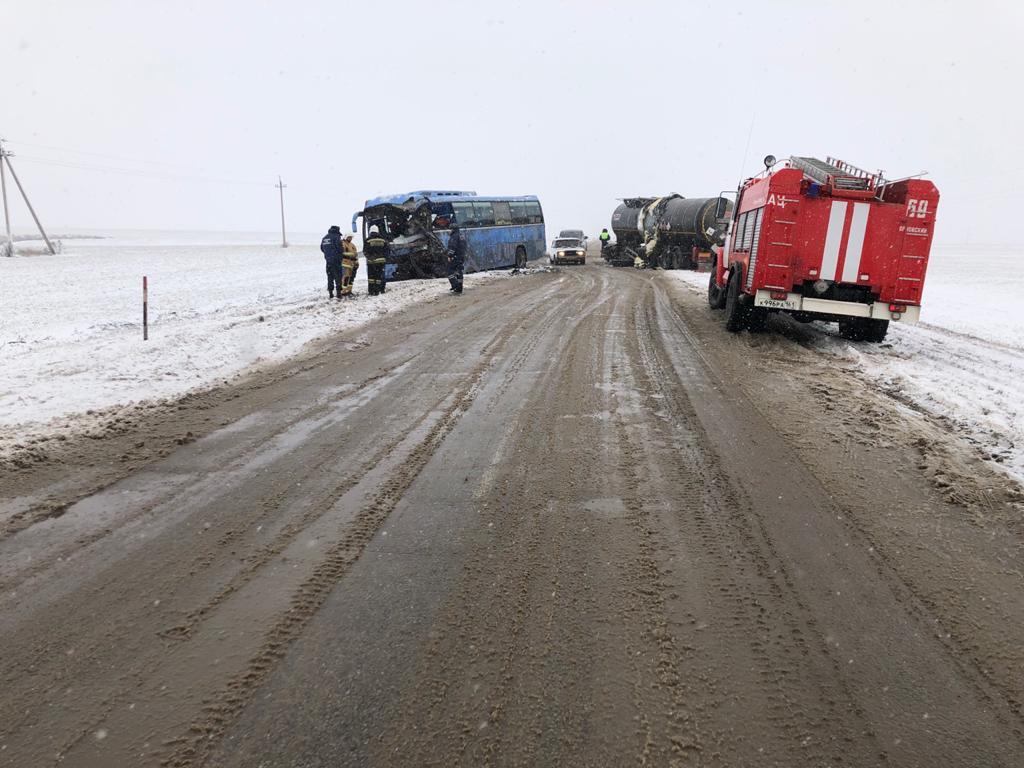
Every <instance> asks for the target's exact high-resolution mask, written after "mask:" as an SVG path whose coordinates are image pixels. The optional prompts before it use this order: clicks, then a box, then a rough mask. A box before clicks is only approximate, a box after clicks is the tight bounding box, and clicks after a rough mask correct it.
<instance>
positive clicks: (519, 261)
mask: <svg viewBox="0 0 1024 768" xmlns="http://www.w3.org/2000/svg"><path fill="white" fill-rule="evenodd" d="M525 266H526V249H525V248H523V246H521V245H519V246H516V269H522V268H523V267H525Z"/></svg>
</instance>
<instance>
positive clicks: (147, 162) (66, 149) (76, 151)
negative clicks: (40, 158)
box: [4, 139, 187, 168]
mask: <svg viewBox="0 0 1024 768" xmlns="http://www.w3.org/2000/svg"><path fill="white" fill-rule="evenodd" d="M4 141H5V142H6V143H8V144H16V145H18V146H21V147H32V148H33V149H53V150H56V151H57V152H67V153H69V154H72V155H89V156H91V157H102V158H104V159H106V160H117V161H119V162H122V163H140V164H143V165H162V166H164V167H166V168H183V167H187V166H182V165H180V164H178V163H166V162H161V161H159V160H142V159H140V158H136V157H123V156H119V155H108V154H106V153H103V152H89V151H86V150H84V149H71V148H69V147H57V146H54V145H52V144H35V143H33V142H28V141H13V140H11V139H4ZM72 162H73V161H72Z"/></svg>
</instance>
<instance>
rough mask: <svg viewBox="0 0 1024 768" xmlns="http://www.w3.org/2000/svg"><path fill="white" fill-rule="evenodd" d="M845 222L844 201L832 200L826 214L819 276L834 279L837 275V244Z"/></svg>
mask: <svg viewBox="0 0 1024 768" xmlns="http://www.w3.org/2000/svg"><path fill="white" fill-rule="evenodd" d="M845 223H846V203H845V202H841V201H838V200H833V201H832V208H831V209H830V210H829V214H828V232H827V233H826V234H825V251H824V252H823V253H822V254H821V277H822V279H823V280H836V279H838V278H839V275H837V274H836V272H837V271H838V269H839V246H840V245H842V243H843V225H844V224H845Z"/></svg>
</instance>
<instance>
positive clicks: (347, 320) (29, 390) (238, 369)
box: [0, 235, 507, 441]
mask: <svg viewBox="0 0 1024 768" xmlns="http://www.w3.org/2000/svg"><path fill="white" fill-rule="evenodd" d="M196 239H198V240H202V238H196ZM0 270H2V272H0V274H2V280H0V297H2V301H0V305H2V313H0V426H2V432H3V436H4V438H5V441H11V440H16V439H17V438H18V435H19V434H21V433H25V432H27V431H28V430H31V431H32V432H34V433H38V432H40V430H41V425H42V424H43V423H45V422H48V421H50V420H52V419H55V418H57V417H64V416H67V415H68V414H74V413H84V412H87V411H92V410H99V409H103V408H107V407H110V406H114V405H122V404H128V403H133V402H140V401H148V400H159V399H163V398H167V397H172V396H176V395H180V394H182V393H184V392H186V391H188V390H191V389H195V388H197V387H202V386H204V385H208V384H211V383H215V382H218V381H223V380H225V379H229V378H231V377H233V376H236V375H239V374H241V373H244V372H246V371H248V370H251V369H252V368H253V367H256V366H259V365H260V364H262V363H265V362H268V361H273V360H280V359H283V358H286V357H288V356H290V355H292V354H294V353H295V352H297V351H298V350H299V349H300V348H301V347H303V346H304V345H305V344H307V343H309V342H311V341H313V340H315V339H318V338H325V337H329V336H331V335H332V334H336V333H338V332H339V331H342V330H346V329H350V328H353V327H355V326H359V325H362V324H364V323H367V322H369V321H371V320H373V319H374V318H377V317H380V316H381V315H384V314H386V313H388V312H391V311H395V310H397V309H399V308H401V307H405V306H408V305H409V304H412V303H414V302H419V301H425V300H429V299H430V298H431V297H435V296H439V295H442V294H444V293H446V291H447V288H448V284H447V282H446V281H444V280H423V281H408V282H402V283H394V284H392V285H390V286H389V287H388V291H387V293H386V294H385V295H383V296H379V297H369V296H367V295H366V269H365V265H361V267H360V270H359V277H358V279H357V281H356V286H355V290H356V293H357V294H359V295H358V297H357V298H355V299H352V300H346V301H340V302H339V301H329V300H328V299H327V291H326V276H325V272H324V265H323V257H322V256H321V254H320V252H319V248H318V247H317V246H316V245H312V244H306V245H296V246H292V247H290V248H288V249H282V248H281V247H280V246H278V245H273V244H271V243H268V242H263V243H262V244H261V243H248V244H241V245H239V244H232V243H216V242H214V243H212V244H202V243H191V244H188V243H187V242H186V243H182V242H175V243H173V244H168V243H166V242H164V243H153V242H151V241H147V240H146V239H145V237H144V236H141V235H140V236H139V238H137V239H131V240H121V241H118V240H112V241H80V242H74V243H65V253H63V254H59V255H57V256H49V255H47V256H33V257H30V258H15V259H5V260H3V263H2V264H0ZM143 274H146V275H148V277H149V286H150V288H149V302H150V304H149V309H150V338H149V341H145V342H144V341H143V340H142V327H141V315H142V275H143ZM503 274H507V273H484V274H481V275H471V276H468V278H467V279H468V285H469V286H470V287H472V285H473V284H474V283H476V284H479V283H480V282H482V281H486V280H490V279H494V278H495V277H496V276H498V275H503ZM43 431H45V430H43Z"/></svg>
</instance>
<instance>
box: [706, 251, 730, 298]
mask: <svg viewBox="0 0 1024 768" xmlns="http://www.w3.org/2000/svg"><path fill="white" fill-rule="evenodd" d="M717 273H718V261H717V259H712V260H711V274H710V275H709V276H708V306H710V307H711V308H712V309H724V308H725V291H726V289H725V288H719V287H718V281H717V280H716V279H715V275H716V274H717Z"/></svg>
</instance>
